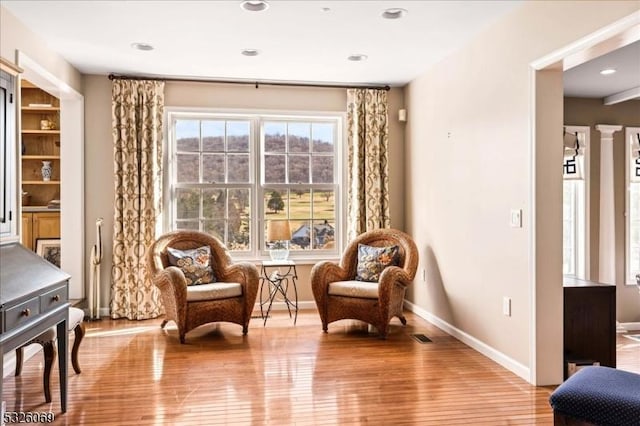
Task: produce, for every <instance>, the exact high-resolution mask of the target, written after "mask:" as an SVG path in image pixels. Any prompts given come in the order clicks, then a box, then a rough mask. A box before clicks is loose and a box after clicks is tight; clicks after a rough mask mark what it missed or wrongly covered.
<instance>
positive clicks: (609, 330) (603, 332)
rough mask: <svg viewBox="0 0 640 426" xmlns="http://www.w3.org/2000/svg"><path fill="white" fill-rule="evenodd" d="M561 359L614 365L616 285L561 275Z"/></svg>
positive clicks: (566, 375)
mask: <svg viewBox="0 0 640 426" xmlns="http://www.w3.org/2000/svg"><path fill="white" fill-rule="evenodd" d="M564 358H565V378H567V377H568V374H567V368H566V367H567V363H568V362H576V361H577V362H584V363H586V362H589V363H593V362H598V363H600V365H603V366H607V367H613V368H615V366H616V286H615V285H609V284H601V283H597V282H593V281H584V280H579V279H575V278H569V277H565V278H564Z"/></svg>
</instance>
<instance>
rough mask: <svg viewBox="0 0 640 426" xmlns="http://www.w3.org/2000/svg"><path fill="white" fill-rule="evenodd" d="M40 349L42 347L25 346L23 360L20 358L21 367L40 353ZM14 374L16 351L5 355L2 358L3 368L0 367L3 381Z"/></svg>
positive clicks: (35, 345)
mask: <svg viewBox="0 0 640 426" xmlns="http://www.w3.org/2000/svg"><path fill="white" fill-rule="evenodd" d="M41 349H42V345H38V344H33V345H29V346H25V348H24V351H23V358H22V363H23V365H24V363H25V362H26V361H27V360H28V359H29V358H31V357H32V356H34V355H35V354H37V353H38V352H40V350H41ZM43 359H44V358H43ZM15 373H16V351H11V352H8V353H6V354H5V355H4V357H3V367H2V376H3V377H2V378H3V379H4V378H5V377H8V376H11V375H13V374H15Z"/></svg>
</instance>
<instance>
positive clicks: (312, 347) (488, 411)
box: [2, 310, 640, 425]
mask: <svg viewBox="0 0 640 426" xmlns="http://www.w3.org/2000/svg"><path fill="white" fill-rule="evenodd" d="M407 320H408V325H407V326H406V327H402V326H401V325H400V323H399V321H398V320H397V319H394V321H393V322H392V324H393V326H392V328H391V331H390V335H389V338H388V339H387V340H386V341H385V340H380V339H378V338H377V337H376V335H375V334H372V333H369V332H368V329H367V326H366V325H364V324H363V323H359V322H356V321H341V322H337V323H333V324H330V325H329V333H328V334H324V333H322V330H321V325H320V320H319V318H318V314H317V313H316V312H315V311H311V310H310V311H301V312H300V315H299V316H298V322H297V325H296V326H294V325H293V320H291V319H289V317H288V315H287V314H286V312H282V311H278V312H275V314H274V315H273V316H272V317H271V318H269V320H268V322H267V325H266V327H263V325H262V320H261V319H259V318H256V319H253V320H252V321H251V325H250V329H249V334H248V335H247V336H245V337H243V336H242V329H241V327H240V326H237V325H233V324H210V325H205V326H202V327H200V328H198V329H196V330H194V331H192V332H190V333H188V334H187V344H186V345H180V344H179V342H178V338H177V332H176V329H175V327H172V325H173V323H170V324H169V326H168V330H161V329H160V327H159V324H160V322H161V320H160V319H156V320H148V321H138V322H133V321H126V320H116V321H113V320H110V319H103V320H101V321H96V322H88V323H86V325H87V334H86V336H85V339H84V341H83V343H82V346H81V348H80V364H81V367H82V373H81V374H79V375H77V374H75V373H74V372H73V369H71V368H70V369H69V370H70V373H69V401H68V411H67V413H65V414H62V413H61V412H60V397H59V391H58V383H59V382H58V379H57V374H58V371H57V366H56V367H55V369H54V371H53V380H52V394H53V402H52V403H50V404H47V403H45V402H44V395H43V393H42V354H41V353H38V354H36V356H34V357H33V358H31V359H30V360H28V361H27V362H26V363H25V365H24V369H23V373H22V376H21V377H19V378H14V377H13V376H10V377H7V378H6V379H5V380H4V383H3V384H4V391H3V395H2V399H4V400H6V401H7V410H9V411H31V412H43V411H53V412H54V413H55V416H56V419H55V422H54V424H68V425H85V424H86V425H134V424H135V425H165V424H167V425H220V424H228V425H365V424H367V425H551V424H552V423H553V420H552V412H551V409H550V407H549V403H548V398H549V395H550V394H551V392H552V390H553V388H551V387H535V386H531V385H529V384H528V383H527V382H525V381H524V380H522V379H521V378H519V377H517V376H516V375H514V374H513V373H511V372H509V371H507V370H506V369H504V368H503V367H501V366H499V365H498V364H496V363H494V362H493V361H491V360H489V359H488V358H486V357H484V356H483V355H481V354H480V353H478V352H476V351H474V350H472V349H470V348H469V347H467V346H465V345H464V344H462V343H461V342H459V341H458V340H456V339H454V338H453V337H450V336H448V335H447V334H445V333H444V332H442V331H440V330H439V329H438V328H436V327H435V326H433V325H431V324H429V323H428V322H426V321H424V320H422V319H420V318H419V317H417V316H415V315H413V314H411V313H408V314H407ZM414 333H423V334H425V335H427V336H428V337H429V338H431V340H432V342H431V343H426V344H422V343H419V342H417V341H416V340H415V339H414V338H413V337H412V336H411V335H412V334H414ZM620 339H622V341H621V340H620ZM618 343H619V344H618V347H619V349H621V351H622V352H619V355H618V363H619V367H621V368H626V369H629V370H632V371H637V372H640V342H635V341H633V340H630V339H626V338H624V337H621V336H619V337H618ZM56 364H57V363H56Z"/></svg>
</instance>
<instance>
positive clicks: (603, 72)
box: [600, 68, 616, 75]
mask: <svg viewBox="0 0 640 426" xmlns="http://www.w3.org/2000/svg"><path fill="white" fill-rule="evenodd" d="M615 73H616V70H614V69H613V68H607V69H604V70H602V71H600V74H602V75H611V74H615Z"/></svg>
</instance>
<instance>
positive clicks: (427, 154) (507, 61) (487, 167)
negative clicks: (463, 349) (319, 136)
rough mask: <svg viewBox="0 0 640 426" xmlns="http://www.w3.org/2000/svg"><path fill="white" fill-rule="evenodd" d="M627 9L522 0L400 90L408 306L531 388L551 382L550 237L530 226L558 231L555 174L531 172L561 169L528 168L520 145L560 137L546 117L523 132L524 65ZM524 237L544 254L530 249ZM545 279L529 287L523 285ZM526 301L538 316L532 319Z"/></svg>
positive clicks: (556, 366)
mask: <svg viewBox="0 0 640 426" xmlns="http://www.w3.org/2000/svg"><path fill="white" fill-rule="evenodd" d="M637 9H638V3H637V2H614V1H611V2H609V1H608V2H598V1H593V2H526V3H524V4H523V6H522V7H520V8H518V9H516V10H514V11H513V12H511V13H510V14H508V15H506V16H505V17H504V18H503V19H501V20H500V21H499V22H497V23H496V24H495V25H493V26H492V27H491V28H489V29H488V30H487V31H485V32H484V33H482V34H481V35H479V36H478V37H476V38H475V39H474V40H473V42H472V43H470V44H468V45H467V46H466V47H464V48H462V49H460V50H459V51H457V52H455V53H454V54H452V55H451V56H450V57H448V58H446V59H445V60H443V61H441V62H440V63H438V64H437V65H435V66H434V67H433V68H431V69H430V70H428V71H427V72H426V73H424V74H422V75H421V76H420V77H418V78H417V79H415V80H414V81H412V82H411V83H410V84H409V86H408V87H407V88H406V89H405V103H406V106H407V109H408V113H409V120H408V123H407V128H406V134H405V137H406V156H405V158H406V178H405V180H406V182H407V189H406V195H407V200H406V204H405V211H406V215H405V220H406V227H407V230H408V231H409V232H410V233H411V234H412V235H413V236H414V238H415V239H416V243H417V245H418V247H419V249H420V256H421V260H420V265H419V268H426V270H427V281H426V282H420V281H416V282H415V284H414V288H413V290H412V291H411V292H410V294H409V298H410V300H411V301H413V302H414V303H415V304H417V305H418V307H419V308H421V309H423V310H425V311H427V312H428V313H430V314H432V315H434V316H436V317H437V318H439V319H441V320H443V321H445V322H447V323H448V324H450V325H452V326H453V327H455V328H457V329H458V330H460V331H461V332H463V333H466V334H467V335H469V336H471V337H472V338H475V339H477V340H479V341H480V342H481V343H484V344H486V345H488V346H489V347H491V348H493V349H495V350H497V351H499V352H500V353H501V354H504V355H505V356H506V357H508V358H509V359H510V360H511V361H513V362H515V363H517V364H521V365H522V366H524V367H525V368H529V369H530V370H531V374H533V378H532V381H536V382H538V384H548V383H544V382H553V381H556V383H557V382H558V381H559V380H560V379H561V359H562V354H561V353H558V351H560V352H561V330H562V307H561V295H562V291H561V285H562V284H561V274H562V269H561V263H560V262H559V261H558V260H557V257H558V254H559V253H560V250H561V233H560V235H558V236H557V237H556V236H555V235H556V234H554V233H549V232H548V231H546V234H545V235H538V234H537V233H536V232H539V230H536V229H534V228H533V227H532V225H533V222H532V215H534V214H535V215H536V217H537V218H538V225H541V224H542V225H543V227H542V228H541V229H543V230H552V231H553V230H555V232H556V233H557V231H558V229H560V230H561V227H560V226H559V225H560V218H561V216H560V215H561V192H560V186H561V175H560V173H561V169H560V168H559V167H558V168H557V170H558V176H556V177H554V178H553V179H549V180H546V181H545V180H544V179H538V180H534V176H536V173H538V174H540V175H543V174H544V172H546V169H545V168H547V167H548V165H549V161H550V160H553V156H557V157H558V158H557V163H558V164H560V163H561V156H562V152H561V149H560V146H559V147H558V148H557V150H556V152H552V153H549V152H545V147H544V146H541V147H539V148H540V149H541V151H540V152H538V151H535V150H534V151H533V152H534V153H535V154H536V155H535V157H534V158H535V162H536V163H532V159H531V158H532V151H531V137H532V133H533V132H535V134H539V133H541V132H542V133H544V132H547V133H550V134H551V133H553V132H555V133H557V134H558V135H560V130H559V129H560V128H561V123H562V121H561V119H562V117H561V116H560V117H557V119H556V120H552V121H557V122H558V127H557V128H555V129H554V128H551V129H535V128H532V126H533V124H534V123H533V122H532V117H533V116H534V113H533V110H532V105H534V99H535V95H536V92H534V91H533V90H532V81H533V79H532V71H531V65H530V64H531V63H532V62H533V61H535V60H537V59H539V58H541V57H543V56H545V55H548V54H550V53H551V52H553V51H555V50H557V49H560V48H562V47H564V46H566V45H568V44H570V43H572V42H574V41H575V40H577V39H579V38H581V37H584V36H586V35H588V34H590V33H592V32H594V31H596V30H598V29H599V28H601V27H602V26H604V25H607V24H610V23H612V22H614V21H616V20H618V19H620V18H622V17H624V16H626V15H629V14H631V13H633V12H635V11H637ZM567 22H570V23H571V24H570V25H567ZM553 80H554V78H551V79H550V81H549V86H550V87H553V85H554V81H553ZM556 80H557V79H556ZM538 95H541V93H538ZM556 97H557V100H556V99H555V98H554V100H553V102H554V106H553V108H554V109H556V104H557V107H558V108H557V113H558V114H559V115H561V114H562V112H561V111H562V99H561V93H558V94H557V96H556ZM538 112H541V113H543V112H544V110H540V111H538ZM555 133H553V134H555ZM558 138H559V136H558ZM558 140H559V141H560V139H558ZM540 161H541V162H540ZM537 162H540V163H537ZM532 164H538V165H537V167H536V166H534V170H532V169H531V167H532ZM538 177H540V176H538ZM545 183H548V184H549V185H551V187H549V188H548V189H547V191H545V188H544V187H540V188H538V193H535V194H537V195H540V198H539V199H537V208H538V211H533V207H534V205H532V200H534V199H535V196H534V192H533V191H534V190H535V188H536V185H538V186H540V185H543V184H545ZM545 207H548V209H549V210H548V211H545V210H544V209H545ZM511 209H523V228H522V229H519V228H511V227H510V224H509V218H510V210H511ZM532 239H533V241H535V242H536V243H540V242H543V243H544V246H540V247H538V248H537V249H535V246H534V245H533V243H532ZM546 260H548V263H547V262H545V261H546ZM534 274H535V275H534ZM418 276H420V274H418ZM546 276H550V277H552V278H551V280H550V281H545V282H544V285H540V286H539V288H536V289H534V288H532V285H531V283H532V279H541V277H546ZM532 277H535V278H532ZM504 296H507V297H511V299H512V316H511V317H507V316H504V315H503V314H502V299H503V297H504ZM536 301H537V303H538V306H546V307H548V313H547V312H544V313H542V314H541V312H538V311H535V309H536ZM532 309H534V311H533V312H532ZM536 316H538V317H540V318H536ZM532 333H534V334H535V337H534V340H533V341H536V342H538V345H537V346H538V347H537V348H532V344H531V342H532ZM545 336H548V337H550V338H549V339H548V341H549V343H545ZM559 340H560V341H559ZM534 349H535V350H536V351H537V354H538V355H539V354H541V353H544V352H552V353H553V356H552V358H553V360H554V361H553V363H551V364H553V365H537V366H536V363H535V361H536V359H537V358H536V355H534V353H535V352H534V351H533V350H534ZM536 368H538V369H539V370H544V369H547V370H548V371H545V372H544V373H540V372H539V371H538V372H536Z"/></svg>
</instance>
